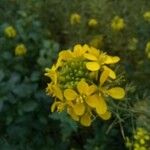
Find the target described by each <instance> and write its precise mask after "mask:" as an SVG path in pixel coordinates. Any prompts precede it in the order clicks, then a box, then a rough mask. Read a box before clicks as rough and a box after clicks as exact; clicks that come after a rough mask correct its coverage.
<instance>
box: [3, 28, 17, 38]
mask: <svg viewBox="0 0 150 150" xmlns="http://www.w3.org/2000/svg"><path fill="white" fill-rule="evenodd" d="M4 33H5V35H6V36H7V37H8V38H14V37H15V36H16V34H17V33H16V30H15V28H14V27H13V26H7V27H6V28H5V29H4Z"/></svg>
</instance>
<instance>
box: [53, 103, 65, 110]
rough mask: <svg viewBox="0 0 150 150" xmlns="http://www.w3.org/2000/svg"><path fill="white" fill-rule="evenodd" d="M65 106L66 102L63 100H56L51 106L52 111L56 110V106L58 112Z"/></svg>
mask: <svg viewBox="0 0 150 150" xmlns="http://www.w3.org/2000/svg"><path fill="white" fill-rule="evenodd" d="M64 106H65V104H64V103H62V102H54V103H53V104H52V106H51V112H54V111H55V109H56V108H57V111H58V112H61V111H63V110H64Z"/></svg>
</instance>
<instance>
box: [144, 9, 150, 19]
mask: <svg viewBox="0 0 150 150" xmlns="http://www.w3.org/2000/svg"><path fill="white" fill-rule="evenodd" d="M143 17H144V19H145V20H146V21H150V11H146V12H145V13H144V14H143Z"/></svg>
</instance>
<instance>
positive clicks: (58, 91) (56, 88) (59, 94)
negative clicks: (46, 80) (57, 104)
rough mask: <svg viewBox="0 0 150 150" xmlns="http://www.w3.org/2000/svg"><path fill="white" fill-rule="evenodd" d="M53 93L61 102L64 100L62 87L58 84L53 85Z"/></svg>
mask: <svg viewBox="0 0 150 150" xmlns="http://www.w3.org/2000/svg"><path fill="white" fill-rule="evenodd" d="M53 92H54V95H55V96H56V97H57V98H59V99H60V100H63V94H62V91H61V89H60V87H59V86H58V85H57V84H56V85H53Z"/></svg>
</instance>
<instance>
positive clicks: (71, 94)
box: [64, 89, 77, 101]
mask: <svg viewBox="0 0 150 150" xmlns="http://www.w3.org/2000/svg"><path fill="white" fill-rule="evenodd" d="M64 97H65V98H66V100H68V101H72V100H75V99H76V97H77V93H76V92H75V91H74V90H72V89H66V90H65V91H64Z"/></svg>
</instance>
